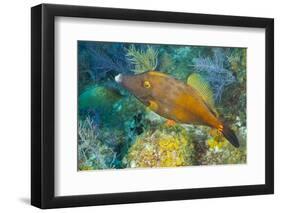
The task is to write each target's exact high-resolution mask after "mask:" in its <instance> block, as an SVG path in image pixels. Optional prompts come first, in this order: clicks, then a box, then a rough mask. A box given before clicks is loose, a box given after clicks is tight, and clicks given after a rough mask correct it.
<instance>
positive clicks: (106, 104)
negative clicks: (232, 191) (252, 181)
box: [78, 41, 247, 171]
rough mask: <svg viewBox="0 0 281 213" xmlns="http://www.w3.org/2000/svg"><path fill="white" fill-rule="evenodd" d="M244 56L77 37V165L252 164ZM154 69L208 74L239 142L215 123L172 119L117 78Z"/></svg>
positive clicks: (183, 76)
mask: <svg viewBox="0 0 281 213" xmlns="http://www.w3.org/2000/svg"><path fill="white" fill-rule="evenodd" d="M246 56H247V54H246V49H245V48H224V47H203V46H183V45H155V44H150V45H146V44H133V43H118V42H115V43H114V42H91V41H78V77H79V81H78V170H80V171H83V170H97V169H120V168H146V167H179V166H193V165H221V164H243V163H246V162H247V140H246V139H247V128H246V118H247V116H246ZM148 70H159V71H161V72H163V73H166V74H169V75H171V76H173V77H174V78H177V79H179V80H181V81H182V82H187V79H188V77H189V76H190V75H191V74H193V73H196V75H200V76H202V79H204V80H206V81H207V82H208V84H209V86H210V91H213V92H214V98H215V103H213V104H214V105H215V108H216V110H217V112H216V113H218V115H219V117H220V119H221V120H222V121H223V122H225V123H226V124H228V125H229V126H230V127H231V128H232V129H233V130H234V131H235V133H236V134H237V137H238V139H239V141H240V143H241V146H240V148H239V149H236V148H234V147H233V146H232V145H231V144H230V143H229V142H228V141H226V139H225V138H224V137H223V136H222V135H221V134H220V133H218V132H217V131H215V130H212V129H210V128H209V127H205V126H198V125H185V124H179V123H176V124H175V125H174V124H173V122H167V120H166V119H165V118H163V117H161V116H160V115H158V114H156V113H154V112H152V111H151V110H150V109H148V108H147V107H146V106H145V105H143V104H142V103H141V102H140V101H139V100H138V99H137V98H136V97H135V96H134V95H132V94H131V93H130V92H128V91H127V90H125V89H124V88H122V87H121V86H119V85H118V84H117V83H116V82H115V81H114V76H116V75H117V74H119V73H126V74H138V73H142V72H145V71H148Z"/></svg>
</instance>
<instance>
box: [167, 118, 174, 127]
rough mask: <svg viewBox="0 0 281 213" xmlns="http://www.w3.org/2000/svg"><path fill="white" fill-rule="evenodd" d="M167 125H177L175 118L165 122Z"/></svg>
mask: <svg viewBox="0 0 281 213" xmlns="http://www.w3.org/2000/svg"><path fill="white" fill-rule="evenodd" d="M165 125H166V126H175V125H176V122H175V121H174V120H170V119H168V120H166V123H165Z"/></svg>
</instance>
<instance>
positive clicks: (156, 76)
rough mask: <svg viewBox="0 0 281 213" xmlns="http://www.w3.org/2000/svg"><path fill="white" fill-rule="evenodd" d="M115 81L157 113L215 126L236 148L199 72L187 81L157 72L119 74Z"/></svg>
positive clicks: (235, 140)
mask: <svg viewBox="0 0 281 213" xmlns="http://www.w3.org/2000/svg"><path fill="white" fill-rule="evenodd" d="M115 81H116V82H118V83H119V84H121V85H122V86H123V87H124V88H126V89H127V90H128V91H130V92H131V93H132V94H133V95H134V96H135V97H136V98H137V99H139V100H140V101H141V102H142V103H143V104H144V105H146V106H148V107H149V108H150V109H151V110H152V111H154V112H155V113H157V114H159V115H160V116H162V117H164V118H166V119H169V120H173V121H175V122H178V123H182V124H193V125H205V126H209V127H211V128H215V129H217V130H218V131H219V132H221V133H222V134H223V135H224V137H225V138H226V139H227V140H228V141H229V142H230V143H231V144H232V145H233V146H235V147H237V148H238V147H239V141H238V139H237V137H236V135H235V133H234V131H233V130H231V129H230V128H229V127H228V126H227V125H226V124H224V123H223V122H222V121H221V120H220V119H219V118H218V115H217V113H216V110H215V108H214V102H213V99H212V97H211V96H212V93H211V92H210V91H211V90H210V87H209V86H208V84H206V83H204V82H203V80H202V78H201V77H200V75H198V74H191V75H190V76H189V78H188V80H187V84H186V83H184V82H182V81H180V80H177V79H175V78H173V77H172V76H169V75H167V74H164V73H162V72H158V71H148V72H144V73H140V74H135V75H123V74H119V75H117V76H115Z"/></svg>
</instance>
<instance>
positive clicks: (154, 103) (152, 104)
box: [148, 100, 159, 111]
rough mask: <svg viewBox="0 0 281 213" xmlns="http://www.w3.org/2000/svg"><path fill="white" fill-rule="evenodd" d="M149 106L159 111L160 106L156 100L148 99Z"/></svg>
mask: <svg viewBox="0 0 281 213" xmlns="http://www.w3.org/2000/svg"><path fill="white" fill-rule="evenodd" d="M148 108H149V109H150V110H152V111H157V110H158V108H159V106H158V104H157V103H156V102H155V101H152V100H149V101H148Z"/></svg>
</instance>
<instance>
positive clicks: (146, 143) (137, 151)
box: [123, 126, 194, 167]
mask: <svg viewBox="0 0 281 213" xmlns="http://www.w3.org/2000/svg"><path fill="white" fill-rule="evenodd" d="M192 152H194V147H193V144H192V143H191V142H190V141H189V140H188V135H187V133H186V131H185V129H184V128H182V127H181V126H177V127H172V128H170V127H164V128H162V129H160V130H156V131H154V132H151V131H148V132H144V133H143V134H141V135H139V136H138V137H137V138H136V142H135V144H134V145H133V146H132V147H131V148H130V149H129V152H128V155H127V157H126V158H124V159H123V163H125V164H127V167H176V166H188V165H192V160H193V159H192V156H193V154H192Z"/></svg>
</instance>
